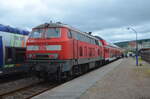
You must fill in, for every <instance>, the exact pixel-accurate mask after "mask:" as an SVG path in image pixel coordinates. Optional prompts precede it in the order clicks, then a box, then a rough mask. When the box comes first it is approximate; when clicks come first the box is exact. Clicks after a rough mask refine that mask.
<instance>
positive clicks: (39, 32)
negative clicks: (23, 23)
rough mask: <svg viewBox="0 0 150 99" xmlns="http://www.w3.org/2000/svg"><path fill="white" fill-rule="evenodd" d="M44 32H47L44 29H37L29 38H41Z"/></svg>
mask: <svg viewBox="0 0 150 99" xmlns="http://www.w3.org/2000/svg"><path fill="white" fill-rule="evenodd" d="M44 32H45V30H44V29H35V30H33V31H32V32H31V33H30V35H29V37H30V38H41V37H42V33H44Z"/></svg>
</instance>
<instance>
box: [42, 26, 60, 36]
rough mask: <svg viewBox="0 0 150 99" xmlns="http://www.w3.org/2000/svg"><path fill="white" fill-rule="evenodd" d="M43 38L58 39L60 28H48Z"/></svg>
mask: <svg viewBox="0 0 150 99" xmlns="http://www.w3.org/2000/svg"><path fill="white" fill-rule="evenodd" d="M45 36H46V38H53V37H54V38H55V37H60V28H48V29H47V31H46V32H45Z"/></svg>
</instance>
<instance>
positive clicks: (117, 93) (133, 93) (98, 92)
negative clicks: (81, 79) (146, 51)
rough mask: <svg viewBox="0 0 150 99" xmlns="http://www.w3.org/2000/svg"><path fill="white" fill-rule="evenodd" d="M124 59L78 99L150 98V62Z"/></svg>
mask: <svg viewBox="0 0 150 99" xmlns="http://www.w3.org/2000/svg"><path fill="white" fill-rule="evenodd" d="M140 64H142V66H139V67H137V66H135V59H132V58H128V59H124V60H123V61H122V63H121V64H120V66H118V67H117V68H115V69H114V70H113V71H111V72H109V73H108V74H107V75H105V76H104V77H103V78H102V79H101V80H99V81H98V82H96V83H95V84H94V85H93V86H92V87H91V88H89V89H88V90H87V91H86V92H85V93H84V94H82V95H81V96H80V98H79V99H150V64H148V63H146V62H140Z"/></svg>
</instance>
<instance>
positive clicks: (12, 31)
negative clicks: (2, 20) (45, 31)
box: [0, 24, 29, 35]
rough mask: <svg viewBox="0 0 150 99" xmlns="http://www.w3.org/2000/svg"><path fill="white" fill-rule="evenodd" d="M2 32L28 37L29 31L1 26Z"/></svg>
mask: <svg viewBox="0 0 150 99" xmlns="http://www.w3.org/2000/svg"><path fill="white" fill-rule="evenodd" d="M0 31H2V32H8V33H14V34H21V35H28V34H29V31H26V30H22V29H18V28H13V27H10V26H5V25H2V24H0Z"/></svg>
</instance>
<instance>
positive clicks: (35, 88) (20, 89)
mask: <svg viewBox="0 0 150 99" xmlns="http://www.w3.org/2000/svg"><path fill="white" fill-rule="evenodd" d="M55 86H56V85H54V84H50V83H48V82H44V81H43V80H40V79H38V78H36V77H31V78H25V79H21V80H17V81H13V82H9V83H4V84H0V99H27V98H31V97H33V96H35V95H38V94H40V93H42V92H45V91H47V90H50V89H51V88H53V87H55Z"/></svg>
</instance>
